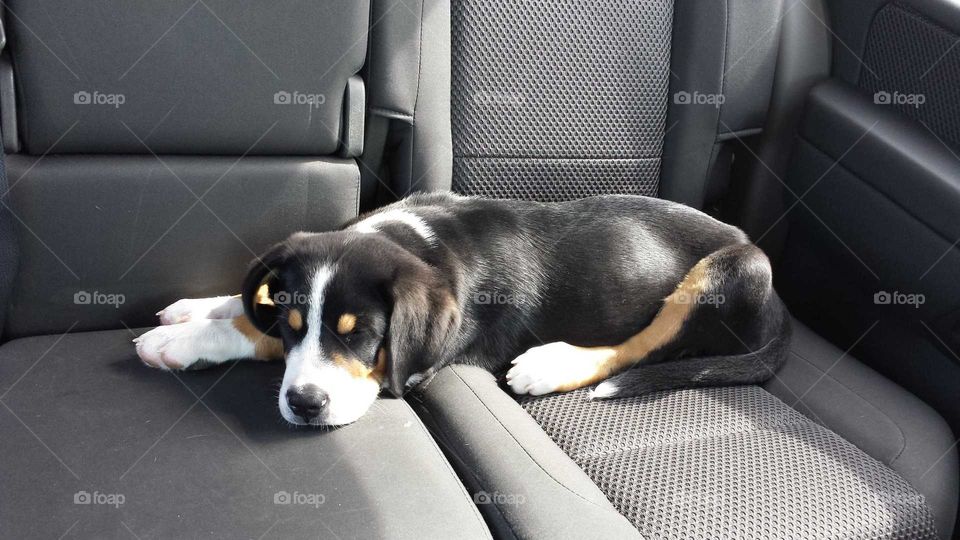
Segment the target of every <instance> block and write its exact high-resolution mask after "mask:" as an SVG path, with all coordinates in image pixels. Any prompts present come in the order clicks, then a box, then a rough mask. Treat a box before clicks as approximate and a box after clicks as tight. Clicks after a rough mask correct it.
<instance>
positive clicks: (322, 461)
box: [0, 0, 490, 539]
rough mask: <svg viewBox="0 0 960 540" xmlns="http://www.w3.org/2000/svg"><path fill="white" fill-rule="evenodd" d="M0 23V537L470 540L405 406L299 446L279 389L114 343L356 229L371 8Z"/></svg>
mask: <svg viewBox="0 0 960 540" xmlns="http://www.w3.org/2000/svg"><path fill="white" fill-rule="evenodd" d="M4 10H5V11H4V21H5V29H6V32H7V38H8V41H7V43H6V49H5V51H4V53H3V57H2V58H0V97H2V105H3V109H2V111H3V115H2V125H3V128H4V136H5V137H4V140H5V142H6V149H7V152H8V159H7V163H6V165H7V168H6V172H7V179H8V181H9V184H10V192H9V196H8V197H5V198H4V200H3V203H4V206H3V208H4V210H5V211H3V212H0V218H2V219H3V220H4V221H3V222H2V224H3V225H4V227H5V228H4V229H3V234H2V235H0V241H2V242H3V245H2V246H0V253H2V254H3V257H2V258H3V259H4V263H3V265H2V266H0V271H2V276H0V277H2V280H0V283H4V284H5V285H6V284H8V283H10V281H11V280H13V283H12V287H11V288H10V289H8V288H7V287H6V286H4V287H2V289H3V291H2V293H3V295H4V298H7V297H8V296H7V295H9V298H10V302H9V305H8V304H7V302H6V301H4V302H3V306H4V307H5V308H7V309H6V315H7V318H6V323H5V325H4V327H5V334H4V337H5V338H7V339H10V338H15V339H12V341H7V342H6V343H4V344H3V345H2V346H0V440H2V441H3V444H0V536H2V537H4V538H35V537H52V538H57V537H60V538H63V537H82V538H105V537H131V536H133V537H137V538H144V539H146V538H193V537H200V536H204V537H213V538H238V537H251V538H257V537H260V538H271V537H273V538H289V537H307V536H310V537H317V536H320V537H335V536H339V537H391V538H424V537H428V538H443V537H476V538H489V536H490V533H489V530H488V528H487V527H486V525H485V524H484V522H483V520H482V518H481V516H480V514H479V513H478V512H477V510H476V507H475V505H474V504H473V501H472V499H471V498H470V496H469V494H468V493H467V492H466V490H465V489H464V487H463V485H462V484H461V482H460V481H459V479H458V477H457V475H456V474H455V473H454V472H453V470H452V469H451V468H450V465H449V464H448V463H447V461H446V460H445V458H444V456H443V455H442V454H441V452H440V451H439V449H438V447H437V445H436V443H435V442H434V441H433V439H432V437H431V436H430V435H429V433H428V432H427V431H426V430H425V429H424V427H423V424H422V423H421V422H420V420H419V419H418V417H417V415H416V414H414V412H413V411H412V409H411V408H410V407H409V406H408V405H407V404H406V403H404V402H403V401H401V400H389V401H384V402H382V403H380V404H378V405H377V406H376V407H375V408H374V410H373V411H371V413H370V414H369V415H367V416H366V417H364V418H363V419H362V420H361V421H360V422H358V423H356V424H354V425H352V426H350V427H348V428H345V429H339V430H335V431H330V432H328V433H325V434H323V435H320V434H318V433H316V432H315V431H308V432H298V431H295V430H291V429H290V428H289V427H288V426H287V425H286V424H285V423H284V422H283V421H282V420H281V419H280V417H279V415H278V411H277V406H276V401H275V387H276V384H277V381H278V380H279V378H280V376H281V374H282V369H283V368H282V365H264V364H255V363H240V364H234V365H230V366H224V367H222V368H215V369H211V370H207V371H201V372H194V373H187V374H164V373H161V372H158V371H156V370H152V369H149V368H146V367H144V366H143V365H141V364H140V362H139V361H138V360H137V358H136V354H135V352H134V348H133V345H132V344H131V343H130V340H131V338H132V337H134V335H136V333H138V331H136V330H133V328H137V327H140V326H147V325H152V324H155V317H154V316H153V313H154V312H156V311H157V309H159V308H162V307H163V306H165V305H168V304H169V303H170V302H172V301H175V300H177V299H179V298H183V297H203V296H211V295H219V294H230V293H234V292H236V291H237V289H238V288H239V285H240V282H241V281H242V277H243V275H244V273H245V270H246V268H247V266H248V263H249V261H250V260H252V259H253V258H254V257H255V256H256V255H257V254H258V253H261V252H262V251H263V250H265V249H266V247H267V246H269V245H271V244H272V243H274V242H276V241H278V240H279V239H281V238H283V237H284V236H286V235H288V234H290V233H291V232H294V231H296V230H314V231H322V230H329V229H333V228H336V227H339V226H340V225H341V224H342V223H344V222H345V221H347V220H348V219H351V218H352V217H354V216H356V214H357V208H358V198H359V189H360V170H359V165H358V163H357V161H356V160H355V159H354V157H355V156H356V155H357V154H358V152H359V149H360V145H361V143H362V132H361V131H358V130H360V129H362V127H363V90H364V88H363V84H362V82H361V81H360V80H359V79H358V78H357V77H356V75H357V73H358V72H359V71H360V70H361V67H362V66H363V64H364V62H365V58H366V47H365V46H364V44H365V43H366V35H367V32H368V25H369V22H370V6H369V3H368V2H364V1H356V2H337V1H329V0H322V1H309V2H305V1H302V2H292V3H283V4H271V3H261V2H221V1H211V0H205V1H201V2H189V1H187V2H165V3H156V2H153V1H149V0H144V1H137V2H126V1H125V2H98V3H96V4H79V3H75V2H68V1H57V2H42V3H40V2H31V1H13V0H11V1H10V2H7V3H5V4H4ZM11 67H13V68H15V69H14V70H11ZM14 72H15V73H14ZM13 75H15V77H13ZM14 78H15V81H16V89H14V86H13V81H14ZM310 99H313V100H314V101H313V102H312V103H316V104H317V106H315V107H314V106H311V102H310V101H309V100H310ZM358 112H359V115H358V114H357V113H358ZM15 113H18V114H15ZM5 191H6V188H3V189H2V190H0V192H5ZM4 195H6V194H5V193H4ZM15 243H16V244H15ZM16 245H18V246H19V261H15V260H13V255H16V253H17V251H15V249H14V247H15V246H16ZM17 265H18V266H19V271H18V272H15V273H14V272H13V270H16V269H17ZM125 326H126V328H124V327H125ZM98 330H102V331H98Z"/></svg>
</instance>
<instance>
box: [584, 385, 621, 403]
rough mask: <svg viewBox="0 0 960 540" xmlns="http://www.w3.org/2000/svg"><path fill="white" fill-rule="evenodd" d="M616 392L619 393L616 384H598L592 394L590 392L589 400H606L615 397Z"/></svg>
mask: <svg viewBox="0 0 960 540" xmlns="http://www.w3.org/2000/svg"><path fill="white" fill-rule="evenodd" d="M618 392H620V388H619V387H618V386H617V385H616V384H614V383H612V382H610V381H604V382H602V383H600V384H598V385H597V387H596V388H594V389H593V392H590V399H607V398H609V397H613V396H615V395H617V393H618Z"/></svg>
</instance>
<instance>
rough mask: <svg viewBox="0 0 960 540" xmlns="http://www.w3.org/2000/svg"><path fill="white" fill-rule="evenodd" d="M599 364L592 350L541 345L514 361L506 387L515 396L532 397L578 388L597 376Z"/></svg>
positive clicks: (597, 356)
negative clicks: (508, 386) (528, 395)
mask: <svg viewBox="0 0 960 540" xmlns="http://www.w3.org/2000/svg"><path fill="white" fill-rule="evenodd" d="M600 360H602V358H601V355H600V353H599V352H598V351H596V350H594V349H584V348H581V347H576V346H574V345H570V344H568V343H563V342H556V343H549V344H547V345H541V346H539V347H534V348H532V349H530V350H529V351H527V352H525V353H523V354H521V355H520V356H518V357H517V358H516V359H515V360H514V361H513V364H514V366H513V367H512V368H511V369H510V371H508V372H507V384H509V385H510V389H511V390H513V392H514V393H516V394H530V395H533V396H540V395H543V394H549V393H550V392H556V391H558V390H570V389H573V388H579V387H580V386H582V385H583V384H585V382H587V381H590V380H592V379H593V378H594V377H595V376H596V374H597V366H598V361H600Z"/></svg>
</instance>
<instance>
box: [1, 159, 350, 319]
mask: <svg viewBox="0 0 960 540" xmlns="http://www.w3.org/2000/svg"><path fill="white" fill-rule="evenodd" d="M7 166H8V172H9V177H10V182H11V185H13V188H12V191H11V192H10V206H11V208H12V209H13V211H14V212H16V214H15V216H16V218H15V220H14V225H15V226H16V234H17V237H18V240H19V242H20V247H21V260H20V268H19V273H18V274H17V278H16V281H15V286H14V289H13V295H12V299H11V303H10V308H9V310H8V315H9V318H8V320H7V328H6V329H7V335H8V336H9V337H19V336H25V335H34V334H41V333H58V332H63V331H65V330H66V329H67V328H72V329H73V330H74V331H79V330H86V329H97V330H99V329H113V328H123V325H127V326H142V325H147V324H153V323H155V318H154V317H153V314H154V313H155V312H156V311H157V309H160V308H162V307H163V306H166V305H168V304H170V303H171V302H173V301H175V300H177V299H180V298H190V297H205V296H216V295H220V294H234V293H235V292H237V290H238V288H239V286H240V282H241V281H242V279H243V276H244V275H245V273H246V269H247V265H248V264H249V262H250V261H252V260H253V259H254V258H255V257H256V256H258V255H260V254H261V253H262V252H263V251H265V250H266V248H267V247H268V246H270V245H272V244H273V243H275V242H278V241H280V240H281V239H283V238H284V237H285V236H287V235H289V234H290V233H292V232H295V231H297V230H310V231H321V230H329V229H333V228H336V227H339V226H340V225H341V224H343V223H344V222H345V221H346V220H348V219H350V218H352V217H354V216H356V213H357V196H358V189H359V172H358V170H357V165H356V164H355V163H354V162H353V161H349V160H338V159H309V158H290V157H287V158H280V157H258V158H254V157H247V158H244V159H242V160H237V159H235V158H228V157H222V158H217V157H186V156H180V157H176V156H173V157H165V158H162V162H161V161H160V160H158V159H157V158H154V157H152V156H116V157H108V156H75V157H71V156H46V157H42V158H28V157H24V156H8V160H7ZM200 199H202V200H200ZM84 292H85V293H88V294H90V295H93V294H94V293H95V292H96V293H100V294H104V295H110V294H114V295H123V302H122V303H120V304H119V305H113V303H112V302H110V303H98V302H97V301H96V300H93V299H92V297H91V300H92V301H91V302H90V303H83V302H82V298H79V300H81V301H80V302H79V303H78V302H75V299H74V295H76V294H81V295H82V293H84Z"/></svg>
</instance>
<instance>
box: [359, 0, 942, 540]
mask: <svg viewBox="0 0 960 540" xmlns="http://www.w3.org/2000/svg"><path fill="white" fill-rule="evenodd" d="M386 3H387V4H391V2H386ZM436 9H437V10H442V9H443V8H442V7H437V8H436ZM822 9H823V7H822V5H821V3H820V2H813V1H810V0H807V1H805V2H804V3H802V4H801V3H798V0H788V1H783V2H758V1H753V0H729V1H723V2H703V1H699V0H674V1H670V0H645V1H643V2H634V3H630V4H629V5H624V4H622V3H619V2H609V1H605V0H591V1H588V2H578V3H575V4H573V3H566V2H539V3H535V4H531V3H520V4H517V3H512V2H500V1H497V0H457V1H455V2H452V6H451V7H450V21H451V24H452V30H451V37H450V44H451V49H450V50H449V51H447V50H445V49H443V48H439V47H436V45H435V44H433V45H432V47H433V48H432V50H431V51H429V53H428V54H421V55H420V56H419V57H418V62H419V66H420V72H423V71H426V70H430V69H436V68H435V66H444V65H447V64H448V63H449V65H451V66H452V70H451V72H452V81H451V92H450V96H451V111H452V113H451V114H452V118H451V125H452V128H451V133H452V135H451V139H450V143H449V144H439V145H438V147H437V148H433V149H431V152H429V153H425V154H424V155H421V156H419V159H421V160H429V159H430V158H433V159H435V160H436V161H437V162H439V163H448V162H450V163H451V166H450V168H451V170H452V171H453V174H452V177H444V176H443V175H442V174H434V173H431V172H430V170H429V169H427V168H425V167H421V168H419V169H415V168H412V167H409V166H408V165H409V163H410V161H411V158H410V157H409V155H406V154H403V155H402V157H401V158H394V161H393V162H392V163H391V162H390V160H389V159H388V160H387V170H388V172H389V173H390V175H391V180H392V186H394V190H395V191H396V193H399V194H401V195H402V194H405V193H407V192H408V191H410V190H411V188H412V189H413V190H419V189H451V188H452V189H453V190H455V191H458V192H461V193H466V194H474V195H482V196H489V197H515V198H531V199H541V200H566V199H572V198H577V197H582V196H587V195H594V194H600V193H623V192H626V193H640V194H646V195H658V196H661V197H665V198H669V199H673V200H677V201H681V202H684V203H686V204H689V205H691V206H695V207H701V208H702V207H705V206H706V207H709V206H710V205H711V203H712V202H713V198H714V197H715V196H716V194H717V193H722V191H723V188H724V187H725V183H726V175H727V172H728V171H729V168H730V155H731V146H732V145H731V144H730V143H731V142H737V141H740V140H741V139H748V140H749V141H751V142H755V141H756V140H757V138H758V137H756V136H758V135H761V134H763V133H764V131H765V128H770V126H774V128H770V129H766V131H773V132H777V133H778V134H779V135H782V134H783V133H782V132H785V133H786V136H787V137H792V136H793V135H792V133H790V132H789V131H790V130H789V129H784V128H783V125H784V118H785V117H786V116H788V115H789V114H796V111H795V110H794V111H784V110H777V111H776V112H777V114H778V115H780V116H778V117H777V118H772V119H768V118H767V112H768V104H770V103H771V102H774V103H777V104H778V105H781V103H778V101H777V100H778V99H781V97H782V95H781V94H784V93H786V94H789V93H791V92H792V93H793V94H797V93H798V91H797V90H794V89H790V90H791V92H786V90H785V89H784V88H779V87H777V86H776V85H777V84H780V85H783V84H787V83H788V82H789V83H794V82H799V83H803V84H809V83H810V82H811V81H815V80H816V78H817V76H818V75H821V76H822V75H824V74H825V72H819V71H815V70H814V71H810V70H809V69H807V68H809V66H810V65H815V64H816V62H814V61H811V60H810V59H809V58H806V59H801V60H797V56H802V54H803V53H796V52H791V51H793V50H794V49H793V48H794V47H797V46H798V44H804V43H805V42H804V40H805V39H807V40H808V39H812V38H817V39H823V38H824V36H828V35H829V30H828V29H826V28H824V26H823V24H824V23H823V21H826V20H828V18H827V17H826V15H825V13H824V12H823V11H822ZM423 20H424V21H425V22H424V23H423V24H424V32H425V33H430V32H433V33H437V32H440V33H442V32H444V31H445V28H444V25H445V24H446V23H445V22H444V21H443V20H439V21H435V23H434V24H433V26H432V27H431V25H430V24H429V21H427V19H426V18H424V19H423ZM811 28H815V29H819V31H811ZM377 34H378V33H377V31H376V29H375V28H374V32H373V40H374V43H376V42H377V39H378V35H377ZM807 44H809V41H808V42H807ZM374 46H375V45H374ZM781 47H783V48H785V49H787V50H783V49H781ZM824 48H825V47H824V46H822V45H817V46H816V47H812V49H813V50H818V51H819V50H823V49H824ZM448 55H449V56H448ZM778 58H779V59H780V63H779V65H778ZM791 58H792V60H790V59H791ZM785 59H787V60H790V63H787V62H786V61H785ZM384 62H385V63H387V64H389V58H387V59H385V60H384ZM431 66H434V67H431ZM805 70H806V71H805ZM412 78H416V77H412ZM775 81H776V82H775ZM775 88H776V90H774V89H775ZM803 88H804V86H802V85H801V87H800V89H799V91H800V93H802V89H803ZM720 96H722V98H721V97H720ZM718 98H719V99H721V100H722V101H718ZM792 99H793V101H792V102H793V105H794V106H796V105H797V104H798V102H799V101H801V100H798V99H796V97H795V96H794V97H793V98H792ZM787 101H789V100H787ZM372 113H373V114H374V115H376V114H377V112H376V110H374V111H372ZM406 114H407V115H408V118H407V120H406V121H405V126H406V128H405V129H407V130H409V129H410V126H413V129H416V130H420V131H428V132H429V131H431V127H430V126H431V122H435V123H436V126H437V127H436V129H435V130H432V133H431V134H430V135H426V136H427V137H431V138H432V140H437V138H439V137H441V136H443V135H445V134H446V125H447V124H446V119H445V118H442V117H441V118H439V119H438V118H437V112H436V111H433V110H431V111H430V112H429V114H427V115H425V116H424V117H422V118H421V117H419V116H418V111H417V109H416V107H415V106H414V107H412V108H411V109H410V110H407V111H406ZM384 116H386V114H385V115H384ZM392 118H396V116H394V117H392ZM393 121H394V120H391V122H393ZM778 122H779V123H778ZM781 131H782V132H781ZM751 137H754V138H751ZM778 144H782V143H781V142H779V141H778ZM448 147H452V148H451V150H450V153H449V154H446V152H447V150H446V149H447V148H448ZM407 148H409V147H407ZM781 148H782V147H781ZM428 156H429V157H428ZM447 160H449V161H447ZM391 165H392V166H391ZM425 170H426V172H424V171H425ZM412 401H413V402H414V403H415V404H416V407H417V410H418V412H419V413H420V414H421V415H422V417H423V418H424V421H425V422H426V423H427V425H428V426H429V427H430V428H431V429H432V430H433V432H434V434H435V435H436V436H437V439H438V441H439V442H440V443H441V445H442V447H443V448H444V450H445V451H446V452H447V454H448V456H449V457H450V459H451V462H453V463H454V465H455V466H456V467H457V468H458V470H459V472H460V474H461V476H462V477H463V478H464V481H465V482H466V483H467V484H468V486H469V487H470V488H471V489H472V490H474V491H475V492H476V493H479V494H481V495H482V496H483V498H484V500H487V501H489V502H490V504H485V505H481V510H482V511H483V512H484V515H485V516H486V517H487V520H488V522H489V523H490V524H491V526H492V527H493V528H494V530H495V531H496V532H497V533H498V535H501V536H504V537H514V536H515V537H524V538H526V537H551V538H559V537H570V538H574V537H582V536H583V535H585V534H589V535H596V536H598V537H619V536H620V535H626V534H627V533H626V532H625V530H624V524H625V522H626V520H624V516H625V517H626V518H627V520H628V521H629V523H630V524H631V525H632V526H633V527H635V529H634V530H633V531H634V534H636V530H639V532H640V533H642V534H643V535H644V536H645V537H647V538H691V537H697V538H721V537H723V538H767V537H791V538H818V537H834V538H866V537H871V538H879V537H882V538H929V537H932V536H933V535H934V528H936V530H937V532H938V533H939V535H940V536H941V537H944V538H947V537H950V536H951V534H952V531H953V524H954V519H955V512H956V505H957V473H958V469H957V454H956V450H955V445H954V439H953V435H952V433H951V432H950V429H949V427H948V426H947V425H946V423H945V422H944V421H943V419H942V418H941V417H940V416H939V415H938V414H937V413H936V412H934V411H933V410H932V409H931V408H930V407H929V406H927V405H926V404H924V403H922V402H921V401H920V400H919V399H917V398H916V397H914V396H913V395H911V394H909V393H908V392H907V391H905V390H903V389H902V388H900V387H899V386H897V385H896V384H893V383H892V382H890V381H888V380H886V379H884V378H883V377H882V376H880V375H879V374H877V373H876V372H874V371H873V370H871V369H869V368H867V367H866V366H865V365H863V364H861V363H860V362H858V361H857V360H855V359H853V358H851V357H850V356H849V355H847V354H845V353H844V351H843V350H841V349H838V348H837V347H835V346H833V345H830V344H829V343H827V342H826V341H824V340H823V339H821V338H820V337H818V336H817V335H815V334H813V333H812V332H811V331H809V330H808V329H807V328H806V327H804V326H803V325H802V324H801V323H799V322H798V323H796V325H795V332H794V338H793V345H792V347H791V351H790V354H789V357H788V361H787V364H786V366H785V367H784V368H783V369H782V370H781V371H780V372H779V373H778V374H777V377H775V378H774V379H772V380H771V381H770V382H769V383H768V384H766V385H765V386H763V387H756V386H746V387H737V388H720V389H701V390H686V391H680V392H673V393H662V394H657V395H654V396H648V397H644V398H637V399H629V400H614V401H604V402H597V403H593V402H589V401H587V400H585V399H584V395H583V393H582V392H577V393H571V394H566V395H558V396H548V397H544V398H537V399H524V400H521V402H520V403H518V402H517V401H516V400H514V399H512V398H511V397H510V396H509V395H507V394H506V393H505V392H504V390H503V389H502V387H500V386H498V385H497V381H496V379H495V378H494V376H492V375H490V374H488V373H485V372H482V371H480V370H477V369H475V368H470V367H466V366H454V367H450V368H447V369H445V370H443V371H441V372H440V373H439V374H438V375H437V377H436V378H434V379H433V380H432V381H431V382H430V383H429V384H428V385H427V386H426V387H425V388H421V389H420V392H418V393H417V394H416V395H415V396H414V397H413V399H412ZM524 411H526V413H525V412H524ZM527 413H529V414H527ZM534 420H535V421H534ZM538 423H539V427H538ZM545 433H546V435H545ZM547 435H548V436H549V437H548V436H547ZM551 440H552V442H551ZM558 446H559V448H561V449H563V451H565V453H566V455H564V454H561V453H559V452H558V451H557V447H558ZM598 489H599V492H600V493H603V494H604V495H605V498H606V499H607V500H602V499H601V498H600V497H599V496H598ZM520 499H522V500H523V501H525V503H524V504H517V501H518V500H520ZM612 508H615V509H616V510H617V511H618V512H619V514H613V513H612V512H611V511H610V510H611V509H612Z"/></svg>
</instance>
